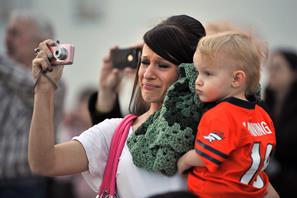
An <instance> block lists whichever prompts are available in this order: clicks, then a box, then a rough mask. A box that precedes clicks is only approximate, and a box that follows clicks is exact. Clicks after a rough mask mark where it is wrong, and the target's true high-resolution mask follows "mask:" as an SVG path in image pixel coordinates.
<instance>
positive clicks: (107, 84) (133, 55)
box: [88, 45, 142, 125]
mask: <svg viewBox="0 0 297 198" xmlns="http://www.w3.org/2000/svg"><path fill="white" fill-rule="evenodd" d="M141 48H142V45H136V46H133V47H130V48H126V49H119V48H118V47H113V48H111V49H110V50H109V53H108V55H106V56H105V57H104V58H103V61H102V65H101V72H100V76H99V86H98V91H97V92H95V93H93V94H92V95H91V96H90V98H89V104H88V108H89V112H90V115H91V119H92V124H93V125H95V124H98V123H99V122H102V121H103V120H105V119H106V118H120V117H123V116H125V115H127V114H128V113H129V110H128V109H129V100H130V97H131V94H132V88H133V81H134V79H135V75H136V67H137V64H138V62H139V55H140V54H139V53H140V49H141Z"/></svg>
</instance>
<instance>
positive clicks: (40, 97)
mask: <svg viewBox="0 0 297 198" xmlns="http://www.w3.org/2000/svg"><path fill="white" fill-rule="evenodd" d="M54 45H57V44H56V43H55V42H54V41H52V40H46V41H44V42H42V43H40V44H39V47H38V48H37V49H36V53H37V55H36V58H35V59H34V60H33V61H32V75H33V78H34V79H35V81H36V82H37V83H36V86H35V89H34V92H35V93H34V94H35V95H34V109H33V115H32V121H31V128H30V134H29V152H28V155H29V164H30V167H31V169H32V171H33V172H35V173H37V174H40V175H47V176H54V175H67V174H74V173H79V172H82V171H85V170H87V168H88V160H87V156H86V153H85V150H84V148H83V146H82V145H81V144H80V143H79V142H78V141H74V140H73V141H69V142H66V143H62V144H59V145H55V137H54V124H53V115H54V92H55V89H56V88H57V87H56V86H57V84H58V82H59V80H60V78H61V76H62V73H63V67H64V66H60V65H59V66H51V64H50V59H51V58H52V57H53V55H52V52H51V51H50V49H49V46H54Z"/></svg>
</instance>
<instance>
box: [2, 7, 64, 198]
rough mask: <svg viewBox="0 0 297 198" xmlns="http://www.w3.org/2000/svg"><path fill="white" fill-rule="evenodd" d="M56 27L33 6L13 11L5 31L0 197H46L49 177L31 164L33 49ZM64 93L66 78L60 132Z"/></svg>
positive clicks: (58, 104)
mask: <svg viewBox="0 0 297 198" xmlns="http://www.w3.org/2000/svg"><path fill="white" fill-rule="evenodd" d="M53 37H54V33H53V27H52V25H51V24H50V23H49V21H48V20H47V19H46V18H44V17H43V16H42V15H40V14H37V13H35V12H33V11H32V10H15V11H14V12H12V13H11V16H10V19H9V22H8V25H7V29H6V35H5V43H6V51H7V56H5V55H3V56H0V81H1V83H0V96H1V97H0V109H1V110H0V197H9V198H14V197H24V198H25V197H28V198H39V197H40V198H44V197H46V194H47V192H46V191H47V185H48V184H47V182H48V178H45V177H41V176H37V175H36V174H33V173H32V172H31V170H30V168H29V164H28V157H27V156H28V153H27V152H28V135H29V133H28V131H29V128H30V122H31V118H32V112H33V103H34V99H33V97H34V94H33V87H34V83H35V82H34V80H33V78H32V75H31V68H32V59H33V58H34V52H33V49H34V48H35V47H36V46H37V45H38V43H40V42H41V41H43V40H44V39H46V38H53ZM64 97H65V86H64V83H63V81H61V82H60V83H59V89H58V90H57V91H56V93H55V104H54V109H55V119H54V122H53V130H54V131H55V133H57V132H58V127H59V124H60V122H61V120H62V115H63V106H64Z"/></svg>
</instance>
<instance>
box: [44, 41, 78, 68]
mask: <svg viewBox="0 0 297 198" xmlns="http://www.w3.org/2000/svg"><path fill="white" fill-rule="evenodd" d="M49 48H50V50H51V51H52V53H53V56H54V57H53V59H51V64H52V65H71V64H72V63H73V58H74V49H75V48H74V45H72V44H58V45H57V46H49Z"/></svg>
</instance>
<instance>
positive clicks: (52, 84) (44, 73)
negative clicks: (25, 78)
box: [32, 39, 64, 89]
mask: <svg viewBox="0 0 297 198" xmlns="http://www.w3.org/2000/svg"><path fill="white" fill-rule="evenodd" d="M56 45H57V43H56V42H55V41H53V40H50V39H49V40H45V41H43V42H41V43H40V44H39V46H38V48H36V49H35V50H34V51H35V53H36V57H35V58H34V59H33V61H32V75H33V79H34V80H35V81H36V84H35V87H38V88H42V89H43V88H45V89H49V88H56V86H57V83H58V82H59V80H60V78H61V76H62V73H63V68H64V66H62V65H59V66H52V65H51V62H50V60H51V59H52V58H53V54H52V51H51V50H50V47H51V46H56ZM35 89H36V88H35Z"/></svg>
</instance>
